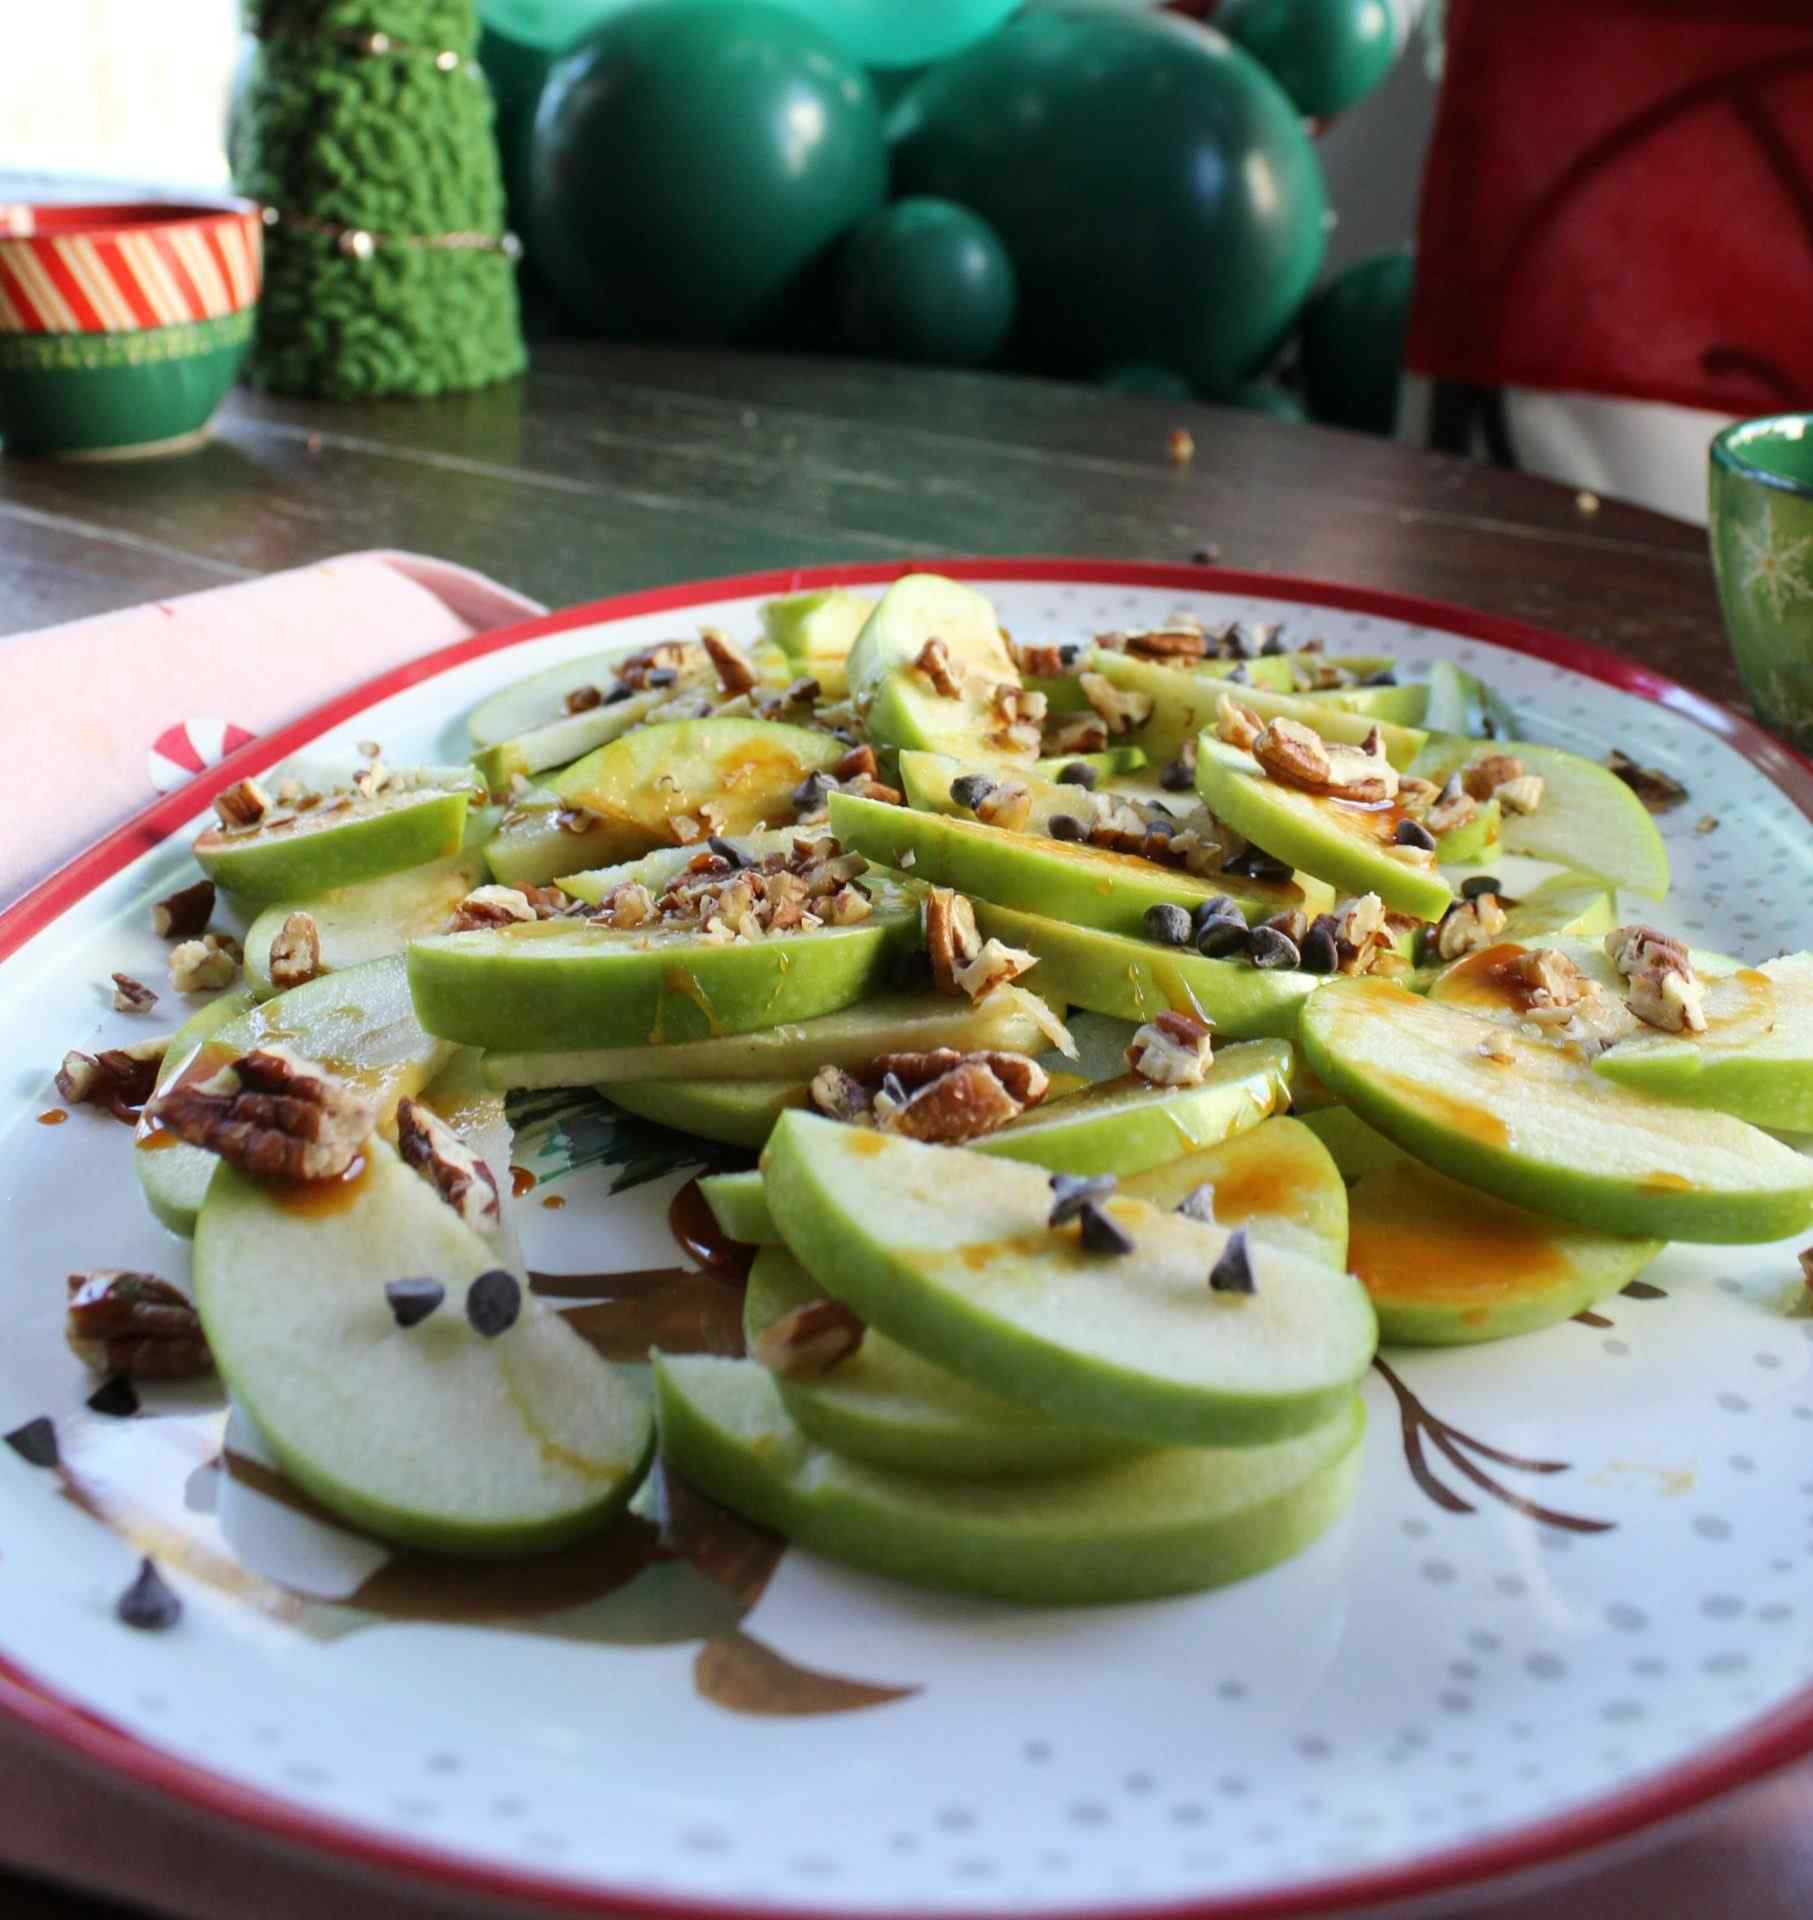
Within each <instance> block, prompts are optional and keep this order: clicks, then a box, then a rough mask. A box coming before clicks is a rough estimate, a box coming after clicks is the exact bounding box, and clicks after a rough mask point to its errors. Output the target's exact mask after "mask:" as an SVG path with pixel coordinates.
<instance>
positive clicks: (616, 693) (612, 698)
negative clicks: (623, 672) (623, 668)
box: [604, 680, 636, 707]
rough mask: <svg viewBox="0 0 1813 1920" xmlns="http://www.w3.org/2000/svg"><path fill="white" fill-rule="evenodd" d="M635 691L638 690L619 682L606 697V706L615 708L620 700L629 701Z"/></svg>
mask: <svg viewBox="0 0 1813 1920" xmlns="http://www.w3.org/2000/svg"><path fill="white" fill-rule="evenodd" d="M635 691H636V689H635V688H634V687H631V686H626V685H625V684H624V683H623V682H622V681H621V680H619V681H618V682H617V684H616V685H615V686H614V687H613V688H612V689H611V690H610V692H609V693H607V694H606V695H605V696H604V704H605V705H606V706H607V707H614V706H615V705H616V704H617V702H618V701H619V700H627V699H628V698H629V697H630V695H631V694H632V693H634V692H635Z"/></svg>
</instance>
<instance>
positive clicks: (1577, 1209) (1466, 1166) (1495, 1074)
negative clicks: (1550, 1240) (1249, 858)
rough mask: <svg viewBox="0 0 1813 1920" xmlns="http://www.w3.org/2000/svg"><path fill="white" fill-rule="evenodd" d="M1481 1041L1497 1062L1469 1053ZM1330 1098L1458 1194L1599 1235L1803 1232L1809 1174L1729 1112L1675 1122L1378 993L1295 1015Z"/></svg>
mask: <svg viewBox="0 0 1813 1920" xmlns="http://www.w3.org/2000/svg"><path fill="white" fill-rule="evenodd" d="M1488 1035H1490V1036H1492V1044H1493V1048H1494V1057H1489V1056H1487V1055H1486V1054H1482V1053H1481V1052H1480V1051H1479V1048H1480V1043H1481V1041H1482V1039H1484V1038H1485V1037H1486V1036H1488ZM1301 1040H1302V1046H1303V1051H1304V1053H1305V1055H1306V1056H1307V1057H1308V1060H1309V1063H1310V1065H1311V1066H1312V1067H1313V1068H1314V1069H1315V1071H1316V1073H1317V1074H1318V1075H1319V1076H1320V1077H1321V1078H1322V1080H1323V1081H1324V1082H1326V1084H1327V1085H1328V1086H1329V1088H1330V1089H1331V1090H1332V1091H1333V1092H1334V1093H1336V1094H1337V1095H1338V1096H1339V1097H1340V1098H1342V1099H1343V1100H1345V1101H1346V1102H1347V1103H1348V1105H1349V1106H1351V1107H1352V1108H1353V1109H1354V1110H1355V1112H1357V1113H1358V1114H1359V1116H1360V1117H1361V1119H1363V1120H1365V1121H1367V1122H1369V1123H1370V1124H1371V1125H1372V1126H1374V1127H1376V1128H1377V1129H1378V1130H1379V1132H1381V1133H1383V1134H1384V1135H1386V1136H1387V1138H1389V1139H1390V1140H1392V1141H1393V1142H1395V1143H1396V1144H1397V1145H1398V1146H1400V1147H1402V1148H1403V1149H1404V1150H1405V1152H1407V1153H1409V1154H1411V1155H1413V1156H1414V1157H1415V1158H1417V1159H1419V1160H1422V1161H1423V1162H1425V1163H1426V1164H1427V1165H1429V1166H1432V1167H1434V1168H1435V1169H1436V1170H1437V1171H1438V1172H1442V1173H1446V1174H1448V1175H1450V1176H1451V1177H1452V1178H1454V1179H1456V1180H1460V1181H1462V1182H1464V1183H1465V1184H1467V1185H1469V1186H1476V1187H1480V1188H1482V1189H1483V1190H1484V1191H1485V1192H1487V1193H1490V1194H1494V1195H1496V1196H1497V1197H1498V1198H1499V1199H1501V1200H1508V1201H1510V1202H1511V1203H1512V1204H1513V1205H1516V1206H1523V1207H1528V1208H1530V1209H1532V1210H1533V1211H1536V1212H1540V1213H1545V1214H1550V1215H1553V1216H1554V1217H1556V1218H1558V1219H1562V1220H1571V1221H1574V1222H1576V1223H1577V1224H1579V1225H1581V1226H1587V1227H1592V1228H1595V1229H1598V1230H1600V1231H1603V1232H1607V1233H1617V1234H1629V1235H1657V1234H1659V1235H1661V1236H1663V1237H1664V1238H1667V1239H1670V1240H1697V1241H1717V1242H1737V1241H1759V1240H1775V1239H1779V1238H1780V1237H1781V1236H1782V1235H1784V1234H1789V1233H1794V1232H1797V1231H1799V1230H1801V1229H1804V1228H1805V1227H1806V1226H1807V1225H1808V1223H1809V1222H1813V1161H1809V1160H1807V1159H1804V1158H1803V1157H1802V1156H1801V1155H1800V1154H1798V1153H1796V1152H1795V1151H1794V1150H1793V1149H1792V1148H1791V1147H1786V1146H1783V1145H1782V1144H1781V1143H1780V1142H1779V1141H1777V1140H1775V1139H1772V1138H1771V1137H1770V1136H1769V1135H1768V1134H1766V1133H1762V1132H1760V1131H1759V1130H1758V1129H1756V1128H1755V1127H1750V1126H1746V1125H1745V1124H1744V1122H1742V1121H1741V1120H1734V1119H1732V1118H1731V1117H1730V1116H1729V1115H1727V1114H1722V1113H1706V1114H1704V1115H1701V1116H1699V1117H1697V1118H1696V1119H1695V1121H1694V1123H1693V1125H1692V1126H1691V1127H1686V1126H1683V1125H1682V1122H1681V1114H1680V1110H1679V1109H1678V1108H1675V1107H1670V1106H1667V1105H1665V1104H1663V1103H1662V1102H1660V1101H1656V1100H1650V1099H1646V1098H1644V1097H1643V1096H1642V1095H1641V1094H1637V1093H1633V1092H1631V1091H1630V1089H1628V1088H1626V1087H1621V1086H1618V1085H1617V1084H1616V1083H1614V1082H1612V1081H1609V1080H1606V1079H1604V1078H1602V1077H1601V1076H1600V1075H1599V1074H1597V1073H1595V1072H1594V1071H1593V1069H1592V1068H1591V1067H1589V1066H1587V1065H1586V1064H1584V1063H1583V1062H1581V1061H1579V1060H1577V1059H1575V1058H1573V1057H1571V1055H1570V1054H1568V1053H1566V1052H1564V1051H1563V1050H1562V1049H1560V1048H1558V1047H1555V1046H1553V1045H1551V1044H1550V1043H1548V1042H1546V1041H1541V1040H1535V1041H1532V1040H1525V1039H1523V1038H1522V1037H1521V1036H1520V1035H1518V1034H1516V1033H1514V1032H1510V1031H1507V1030H1506V1029H1505V1028H1502V1027H1496V1026H1494V1025H1492V1024H1491V1023H1490V1022H1488V1021H1484V1020H1480V1019H1478V1018H1476V1017H1475V1016H1474V1015H1472V1014H1469V1013H1465V1012H1462V1011H1460V1010H1459V1009H1457V1008H1453V1007H1447V1006H1442V1005H1439V1004H1436V1003H1433V1002H1431V1001H1428V1000H1425V999H1419V998H1418V997H1417V996H1416V995H1414V994H1411V993H1407V992H1405V991H1404V990H1403V989H1402V988H1401V987H1397V986H1393V985H1391V984H1390V983H1388V982H1385V981H1379V980H1370V979H1359V980H1341V981H1337V982H1335V983H1334V984H1332V985H1331V986H1329V987H1327V988H1325V989H1324V990H1323V991H1322V992H1321V993H1318V994H1317V995H1316V996H1315V997H1314V998H1313V999H1312V1000H1311V1001H1310V1003H1309V1005H1308V1006H1307V1007H1306V1008H1305V1009H1304V1014H1303V1020H1302V1025H1301Z"/></svg>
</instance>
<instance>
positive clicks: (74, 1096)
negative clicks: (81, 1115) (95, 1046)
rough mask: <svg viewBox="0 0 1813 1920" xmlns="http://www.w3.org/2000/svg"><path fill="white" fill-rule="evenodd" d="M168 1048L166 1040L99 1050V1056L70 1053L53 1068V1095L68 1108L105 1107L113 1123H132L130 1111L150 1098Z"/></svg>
mask: <svg viewBox="0 0 1813 1920" xmlns="http://www.w3.org/2000/svg"><path fill="white" fill-rule="evenodd" d="M169 1045H170V1042H169V1040H168V1039H167V1038H166V1039H157V1040H138V1041H135V1042H134V1043H133V1044H132V1045H131V1046H129V1047H103V1048H102V1050H101V1051H100V1052H99V1053H81V1052H78V1051H76V1050H73V1049H72V1050H71V1051H70V1052H68V1053H66V1054H64V1056H63V1064H62V1065H61V1066H60V1067H58V1068H57V1074H56V1083H57V1091H58V1093H60V1094H61V1095H62V1096H63V1098H64V1099H65V1100H67V1101H68V1102H69V1104H70V1105H71V1106H72V1107H73V1106H80V1105H82V1104H83V1103H87V1104H88V1105H90V1106H96V1107H105V1108H106V1109H107V1110H108V1112H109V1113H111V1114H112V1115H113V1116H114V1117H115V1118H116V1119H119V1120H131V1119H134V1118H136V1114H135V1113H134V1112H133V1109H135V1108H138V1107H142V1106H143V1105H144V1104H145V1102H146V1101H147V1100H149V1099H150V1098H151V1093H152V1089H153V1088H154V1087H155V1086H156V1085H157V1070H158V1068H159V1067H160V1066H161V1065H162V1064H163V1059H164V1054H165V1052H166V1051H167V1050H168V1048H169Z"/></svg>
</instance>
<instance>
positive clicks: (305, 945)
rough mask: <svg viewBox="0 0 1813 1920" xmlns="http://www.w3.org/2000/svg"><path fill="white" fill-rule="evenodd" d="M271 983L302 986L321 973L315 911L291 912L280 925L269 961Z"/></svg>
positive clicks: (319, 932) (319, 940)
mask: <svg viewBox="0 0 1813 1920" xmlns="http://www.w3.org/2000/svg"><path fill="white" fill-rule="evenodd" d="M266 964H267V966H268V968H269V970H270V975H271V984H272V985H273V986H277V987H299V986H302V985H303V984H304V983H305V982H306V981H309V980H314V979H318V978H319V977H320V974H321V929H320V927H318V926H317V925H316V924H315V916H314V915H313V914H312V913H292V914H290V915H288V916H287V918H286V919H285V920H284V923H283V925H282V926H281V927H279V928H278V929H277V937H276V939H274V940H273V941H272V942H271V956H270V959H269V961H268V962H267V963H266Z"/></svg>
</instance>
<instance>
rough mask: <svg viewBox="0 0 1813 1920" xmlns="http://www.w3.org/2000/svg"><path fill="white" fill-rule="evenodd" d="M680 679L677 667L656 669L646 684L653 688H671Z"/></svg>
mask: <svg viewBox="0 0 1813 1920" xmlns="http://www.w3.org/2000/svg"><path fill="white" fill-rule="evenodd" d="M679 677H680V673H679V669H678V668H677V667H656V668H655V670H654V671H653V672H652V673H651V674H650V675H649V676H648V678H647V680H646V681H645V682H644V684H645V685H647V686H651V687H671V686H672V685H673V684H674V682H675V681H676V680H678V679H679Z"/></svg>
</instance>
